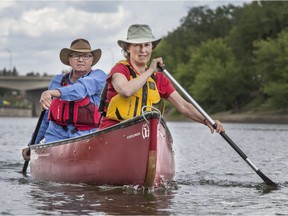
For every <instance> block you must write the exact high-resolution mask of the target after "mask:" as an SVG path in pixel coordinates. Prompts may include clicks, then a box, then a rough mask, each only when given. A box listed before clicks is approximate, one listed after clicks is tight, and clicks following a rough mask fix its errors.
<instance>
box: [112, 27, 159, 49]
mask: <svg viewBox="0 0 288 216" xmlns="http://www.w3.org/2000/svg"><path fill="white" fill-rule="evenodd" d="M161 40H162V38H155V37H154V35H153V34H152V31H151V28H150V27H149V26H148V25H145V24H134V25H131V26H130V27H129V28H128V32H127V38H126V39H123V40H118V41H117V43H118V45H119V46H120V47H121V48H122V49H123V45H124V44H125V43H130V44H142V43H149V42H152V44H153V49H155V48H156V46H157V45H158V44H159V43H160V41H161Z"/></svg>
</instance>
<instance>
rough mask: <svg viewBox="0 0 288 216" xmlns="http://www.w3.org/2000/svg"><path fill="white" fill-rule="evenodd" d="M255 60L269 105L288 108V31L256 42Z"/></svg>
mask: <svg viewBox="0 0 288 216" xmlns="http://www.w3.org/2000/svg"><path fill="white" fill-rule="evenodd" d="M254 46H255V51H254V55H255V57H254V62H255V70H256V72H257V77H258V79H259V80H260V82H261V89H262V91H263V93H264V95H266V96H268V106H270V107H271V108H274V109H275V108H276V109H287V108H288V101H287V100H286V99H287V98H288V31H283V32H281V33H280V34H279V37H278V38H276V39H268V40H259V41H256V42H255V43H254Z"/></svg>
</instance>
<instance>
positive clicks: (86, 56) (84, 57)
mask: <svg viewBox="0 0 288 216" xmlns="http://www.w3.org/2000/svg"><path fill="white" fill-rule="evenodd" d="M69 57H70V58H72V59H73V60H79V59H80V58H82V59H83V60H88V59H89V58H91V57H92V55H90V54H83V55H80V54H76V53H74V54H71V55H69Z"/></svg>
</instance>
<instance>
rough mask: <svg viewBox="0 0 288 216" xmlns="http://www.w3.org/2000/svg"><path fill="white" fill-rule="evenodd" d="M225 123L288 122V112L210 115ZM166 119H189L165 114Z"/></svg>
mask: <svg viewBox="0 0 288 216" xmlns="http://www.w3.org/2000/svg"><path fill="white" fill-rule="evenodd" d="M210 116H211V118H213V119H218V120H220V121H221V122H223V123H225V122H227V123H263V124H288V113H285V112H281V111H261V112H256V111H249V112H241V113H232V112H221V113H216V114H212V115H210ZM165 119H166V120H168V121H189V120H188V119H187V118H185V117H184V116H177V117H171V116H165Z"/></svg>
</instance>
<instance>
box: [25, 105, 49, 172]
mask: <svg viewBox="0 0 288 216" xmlns="http://www.w3.org/2000/svg"><path fill="white" fill-rule="evenodd" d="M45 112H46V111H45V110H43V111H42V112H41V114H40V117H39V119H38V122H37V125H36V128H35V130H34V133H33V136H32V139H31V143H30V145H32V144H35V140H36V138H37V135H38V131H39V128H40V125H41V123H42V120H43V117H44V115H45ZM28 154H30V148H29V149H28ZM28 165H29V160H25V162H24V165H23V168H22V174H25V173H26V171H27V168H28Z"/></svg>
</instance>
